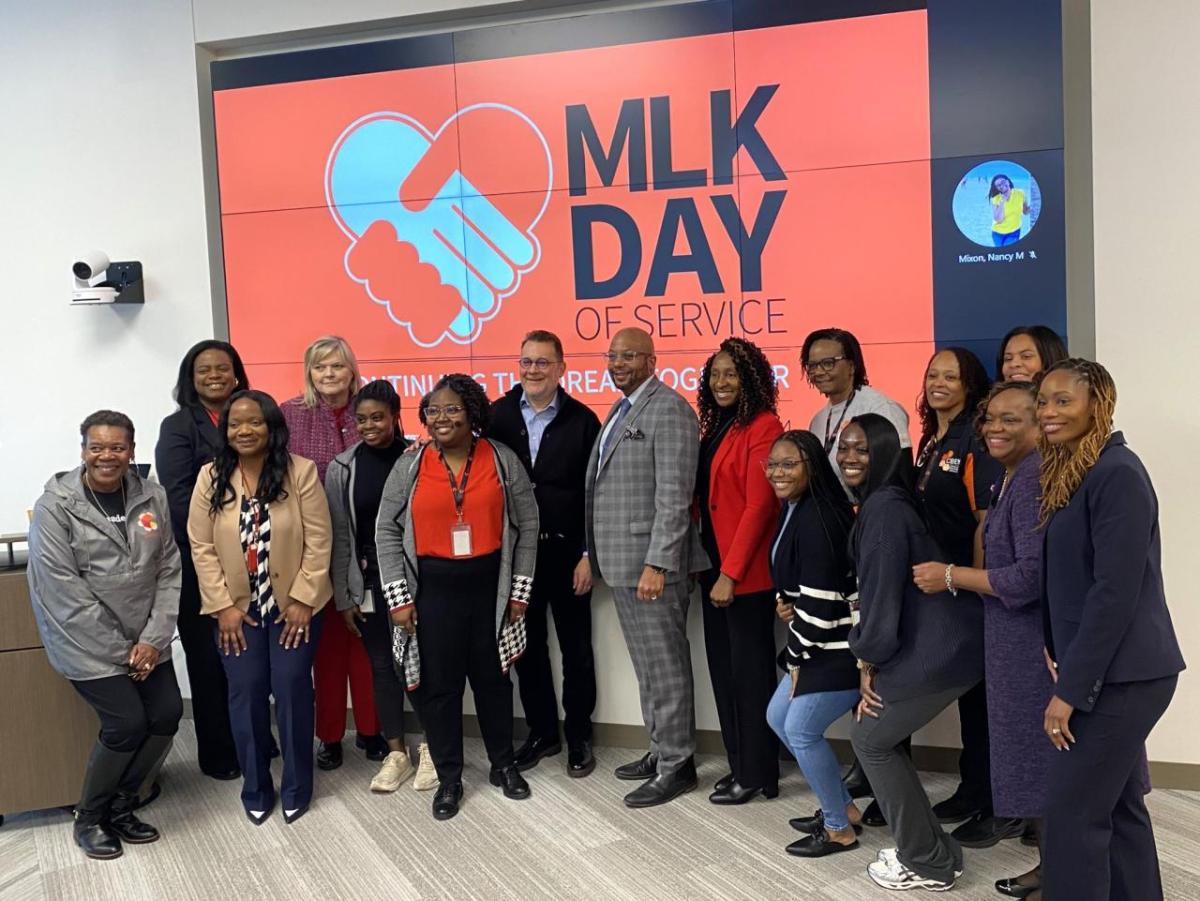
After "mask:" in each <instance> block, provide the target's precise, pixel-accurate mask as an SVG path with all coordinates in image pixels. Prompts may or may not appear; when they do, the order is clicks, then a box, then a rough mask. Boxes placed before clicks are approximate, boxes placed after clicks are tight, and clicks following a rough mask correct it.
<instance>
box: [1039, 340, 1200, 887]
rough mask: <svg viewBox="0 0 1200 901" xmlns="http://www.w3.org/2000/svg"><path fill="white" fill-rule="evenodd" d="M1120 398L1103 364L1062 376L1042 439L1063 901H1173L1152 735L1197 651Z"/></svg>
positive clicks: (1051, 389)
mask: <svg viewBox="0 0 1200 901" xmlns="http://www.w3.org/2000/svg"><path fill="white" fill-rule="evenodd" d="M1116 401H1117V391H1116V386H1115V385H1114V384H1113V380H1112V376H1110V375H1109V374H1108V371H1107V370H1106V369H1105V368H1104V367H1103V366H1101V365H1100V364H1098V363H1093V362H1090V361H1088V360H1079V359H1068V360H1063V361H1062V362H1059V363H1056V364H1055V365H1054V366H1052V367H1051V368H1050V369H1049V370H1048V371H1047V374H1046V376H1045V378H1044V380H1043V381H1042V384H1041V387H1040V389H1039V391H1038V424H1039V425H1040V426H1041V429H1042V441H1041V452H1042V477H1041V478H1042V519H1043V525H1044V529H1045V539H1044V540H1045V545H1044V551H1045V555H1044V559H1045V568H1044V571H1043V572H1044V576H1043V593H1044V596H1045V604H1044V610H1045V626H1046V661H1047V664H1048V665H1049V666H1050V670H1051V676H1052V677H1053V678H1054V680H1055V688H1054V696H1053V697H1052V698H1051V699H1050V704H1049V705H1048V706H1047V707H1046V714H1045V724H1044V725H1045V731H1046V737H1047V739H1048V740H1049V741H1050V742H1051V743H1053V745H1054V746H1055V747H1056V748H1058V749H1059V750H1060V751H1068V750H1069V751H1070V753H1067V754H1056V755H1055V759H1054V761H1053V763H1052V767H1051V770H1050V779H1049V797H1048V798H1047V799H1046V817H1045V824H1044V830H1045V836H1044V843H1045V844H1044V855H1045V859H1044V861H1043V864H1042V890H1043V891H1044V892H1045V897H1046V898H1048V899H1051V901H1058V899H1070V898H1086V899H1088V901H1106V899H1110V898H1112V899H1118V898H1119V899H1137V901H1155V899H1161V898H1162V896H1163V892H1162V879H1161V876H1160V875H1159V869H1158V853H1157V850H1156V849H1155V845H1154V831H1153V828H1152V827H1151V825H1150V814H1149V813H1148V812H1147V810H1146V805H1145V802H1144V801H1143V784H1142V775H1141V758H1142V749H1143V747H1144V744H1145V741H1146V737H1147V736H1148V735H1149V734H1150V730H1151V729H1153V728H1154V724H1155V723H1157V722H1158V720H1159V718H1160V717H1161V716H1162V715H1163V713H1164V712H1165V711H1166V709H1167V705H1168V704H1170V702H1171V697H1172V695H1173V694H1174V693H1175V683H1176V681H1177V679H1178V674H1179V673H1180V672H1181V671H1182V670H1183V669H1184V662H1183V655H1182V653H1181V652H1180V649H1179V643H1178V641H1177V640H1176V638H1175V629H1174V627H1173V626H1172V625H1171V615H1170V613H1169V612H1168V611H1167V602H1166V598H1165V597H1164V595H1163V582H1162V562H1161V556H1162V549H1161V538H1160V535H1159V530H1158V498H1157V497H1156V496H1155V493H1154V486H1153V485H1152V484H1151V483H1150V477H1149V475H1147V473H1146V470H1145V467H1143V466H1142V462H1141V460H1139V459H1138V457H1137V455H1136V454H1134V453H1133V451H1131V450H1130V449H1129V448H1128V447H1127V446H1126V444H1125V438H1124V436H1122V435H1121V433H1120V432H1114V431H1113V429H1112V420H1113V411H1114V409H1115V407H1116Z"/></svg>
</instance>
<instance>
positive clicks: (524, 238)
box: [325, 103, 553, 347]
mask: <svg viewBox="0 0 1200 901" xmlns="http://www.w3.org/2000/svg"><path fill="white" fill-rule="evenodd" d="M468 125H469V127H471V128H472V129H478V130H483V131H486V133H487V134H488V135H489V136H491V139H492V140H493V141H494V142H495V143H496V147H495V151H496V152H495V154H494V155H493V156H492V157H491V158H490V159H489V160H487V161H484V160H480V161H477V162H475V161H473V162H472V163H470V164H463V163H461V161H460V149H459V140H458V130H459V129H460V128H465V127H468ZM514 157H515V158H516V159H518V160H520V161H521V162H520V164H519V165H521V167H522V168H524V169H525V170H526V174H527V175H529V176H530V180H529V181H528V183H529V184H533V185H544V188H543V189H542V190H540V191H534V192H531V193H529V192H527V193H524V194H518V195H514V194H504V193H498V192H499V191H502V190H503V188H504V185H506V184H508V183H510V181H509V180H510V179H511V168H512V165H513V159H514ZM463 165H466V168H469V169H471V171H470V172H464V171H462V167H463ZM477 170H478V171H477ZM552 180H553V164H552V161H551V157H550V148H549V145H548V144H547V143H546V139H545V137H544V136H543V135H542V133H541V131H539V130H538V128H537V126H536V125H534V123H533V121H532V120H531V119H530V118H529V117H528V116H526V115H525V114H524V113H522V112H520V111H519V110H517V109H515V108H513V107H511V106H505V105H503V104H498V103H479V104H474V105H472V106H468V107H464V108H463V109H461V110H459V111H458V112H457V113H455V114H454V115H453V116H451V117H450V118H449V119H447V120H446V121H445V122H443V123H442V124H441V126H439V127H438V129H437V131H430V130H429V129H428V128H427V127H426V126H425V125H424V124H422V123H421V122H418V121H417V120H416V119H413V118H412V117H411V116H408V115H405V114H404V113H397V112H376V113H371V114H369V115H366V116H363V117H362V118H360V119H358V120H356V121H355V122H353V123H351V125H350V126H349V127H347V128H346V130H345V131H344V132H342V134H341V135H340V136H339V137H338V139H337V141H335V142H334V145H333V148H332V149H331V151H330V153H329V160H328V162H327V164H326V167H325V197H326V202H327V204H328V207H329V211H330V213H331V214H332V215H333V218H334V221H336V222H337V224H338V227H339V228H340V229H341V230H342V232H343V233H344V234H345V235H346V236H347V237H348V238H349V239H350V246H349V247H348V248H347V250H346V254H345V258H344V265H345V269H346V274H347V275H348V276H350V278H351V279H352V280H353V281H355V282H358V283H359V284H361V285H362V286H363V288H364V289H365V290H366V292H367V296H368V297H370V298H371V300H372V301H374V302H375V303H377V304H380V305H382V306H384V307H386V309H387V312H388V315H389V316H390V317H391V319H392V320H393V321H394V322H396V323H397V324H398V325H400V326H402V327H404V328H405V329H407V331H408V333H409V335H410V336H411V337H412V340H413V342H414V343H415V344H417V345H419V346H421V347H435V346H437V345H438V344H440V343H442V342H443V341H445V340H447V339H449V340H450V341H453V342H456V343H459V344H467V343H469V342H471V341H472V340H474V339H475V338H476V337H477V336H478V335H479V333H480V331H481V329H482V327H483V323H485V322H487V321H488V320H489V319H491V318H493V317H494V316H495V315H496V314H497V313H499V312H500V308H501V305H502V302H503V301H504V300H505V298H508V297H511V296H512V295H513V294H515V293H516V292H517V290H518V289H519V288H520V285H521V279H522V277H523V276H524V275H526V274H528V273H529V272H532V271H533V270H534V269H535V268H537V265H538V263H539V262H540V260H541V245H540V244H539V242H538V239H537V236H536V235H535V234H534V230H535V228H536V227H537V224H538V222H539V221H540V220H541V218H542V214H543V213H544V212H545V210H546V205H547V204H548V203H549V200H550V186H551V184H552ZM489 190H492V191H494V192H497V193H492V194H489V193H488V191H489Z"/></svg>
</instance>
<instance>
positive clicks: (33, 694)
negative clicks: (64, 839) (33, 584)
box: [0, 568, 99, 815]
mask: <svg viewBox="0 0 1200 901" xmlns="http://www.w3.org/2000/svg"><path fill="white" fill-rule="evenodd" d="M98 729H99V723H98V721H97V720H96V714H95V713H94V712H93V711H92V709H91V708H90V707H89V706H88V705H87V704H86V703H84V700H83V698H81V697H80V696H79V695H78V694H77V693H76V691H75V689H74V688H72V687H71V683H69V682H68V681H67V680H66V679H64V678H63V677H62V676H60V675H59V674H58V673H56V672H55V671H54V670H53V669H51V667H50V662H49V660H47V659H46V652H45V651H44V650H43V649H42V642H41V638H40V637H39V636H38V631H37V624H36V623H35V621H34V618H33V610H32V608H31V607H30V604H29V586H28V584H27V583H26V581H25V570H24V569H23V568H22V569H10V570H7V571H4V572H0V762H2V764H0V815H4V814H11V813H19V812H22V811H26V810H41V809H43V808H46V807H62V806H66V805H68V804H74V803H75V802H76V801H78V800H79V790H80V788H81V787H82V785H83V771H84V767H85V766H86V765H87V758H88V755H89V754H90V753H91V749H92V743H93V742H94V741H95V740H96V732H97V730H98Z"/></svg>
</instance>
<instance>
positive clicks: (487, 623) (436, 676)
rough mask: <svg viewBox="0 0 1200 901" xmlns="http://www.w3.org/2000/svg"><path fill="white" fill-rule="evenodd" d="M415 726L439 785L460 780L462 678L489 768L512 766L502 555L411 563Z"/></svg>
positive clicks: (511, 726)
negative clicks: (415, 575)
mask: <svg viewBox="0 0 1200 901" xmlns="http://www.w3.org/2000/svg"><path fill="white" fill-rule="evenodd" d="M417 566H418V569H419V572H420V582H419V587H418V590H417V601H416V603H417V641H418V643H419V646H420V651H421V687H420V691H419V694H420V705H421V725H422V726H424V727H425V738H426V741H427V742H428V743H429V753H430V755H431V756H432V757H433V761H434V764H435V765H436V766H437V771H438V778H439V779H440V780H441V782H442V784H443V785H449V784H452V783H455V782H461V781H462V771H463V725H462V716H463V703H462V702H463V691H464V689H465V688H466V681H467V679H470V680H471V691H472V692H473V693H474V695H475V714H476V716H477V717H478V718H479V730H480V732H482V733H483V743H484V745H485V746H486V747H487V753H488V759H489V760H490V761H491V764H492V768H493V769H501V768H503V767H508V766H512V762H513V746H512V741H513V699H512V682H510V681H509V678H508V675H507V674H506V673H503V672H501V670H500V656H499V651H498V650H497V647H496V640H497V637H498V630H497V628H496V591H497V582H498V580H499V577H500V554H499V552H497V553H494V554H489V555H488V556H486V557H472V558H469V559H465V560H444V559H440V558H437V557H421V558H419V560H418V563H417Z"/></svg>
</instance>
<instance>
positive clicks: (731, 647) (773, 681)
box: [700, 570, 779, 788]
mask: <svg viewBox="0 0 1200 901" xmlns="http://www.w3.org/2000/svg"><path fill="white" fill-rule="evenodd" d="M718 575H719V574H718V572H717V571H716V570H709V571H708V572H706V573H704V574H703V575H702V576H701V577H700V584H701V587H702V588H703V595H702V598H703V603H702V604H701V609H702V610H703V611H704V613H703V619H704V651H705V653H706V655H707V656H708V672H709V675H710V676H711V678H712V686H713V696H714V697H715V699H716V702H717V718H718V719H719V720H720V723H721V738H722V739H723V740H724V742H725V752H726V754H727V755H728V757H729V768H730V770H732V772H733V775H734V778H735V779H736V780H737V782H738V784H739V785H742V786H743V787H745V788H775V787H776V786H777V785H778V784H779V753H778V751H779V739H778V738H777V737H776V736H775V733H773V732H772V731H771V727H770V725H768V723H767V705H768V704H769V703H770V702H771V697H772V695H774V694H775V686H776V685H777V684H778V679H777V678H776V676H775V592H774V591H771V590H768V591H759V592H754V593H753V594H741V595H735V596H734V599H733V603H732V604H730V605H729V606H728V607H714V606H713V604H712V601H710V600H709V599H708V596H709V592H711V591H712V587H713V585H715V584H716V581H717V576H718Z"/></svg>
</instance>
